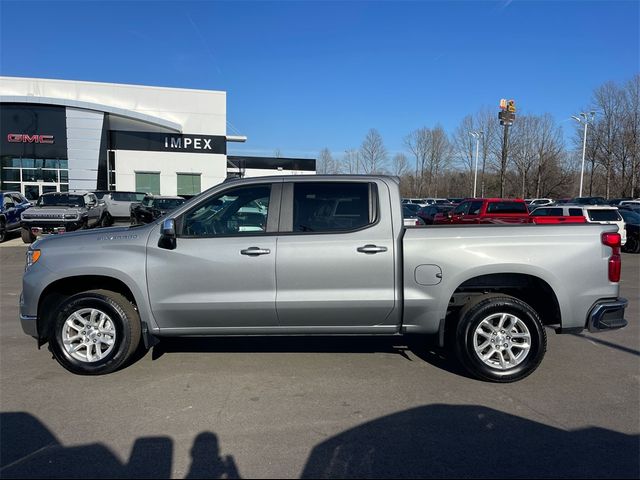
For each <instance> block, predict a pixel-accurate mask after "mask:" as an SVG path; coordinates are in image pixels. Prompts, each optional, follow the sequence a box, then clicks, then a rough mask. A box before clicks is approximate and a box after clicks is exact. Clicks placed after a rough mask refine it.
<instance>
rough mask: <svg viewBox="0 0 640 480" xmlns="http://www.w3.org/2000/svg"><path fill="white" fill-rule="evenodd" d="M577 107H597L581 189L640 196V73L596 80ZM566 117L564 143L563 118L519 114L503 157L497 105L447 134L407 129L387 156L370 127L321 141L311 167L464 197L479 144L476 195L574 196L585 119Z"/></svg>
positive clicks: (422, 192) (418, 193)
mask: <svg viewBox="0 0 640 480" xmlns="http://www.w3.org/2000/svg"><path fill="white" fill-rule="evenodd" d="M583 111H585V112H590V111H594V112H595V116H594V117H593V119H592V120H591V121H590V122H589V125H588V127H587V141H586V148H585V166H584V180H583V183H584V185H583V192H582V193H583V195H584V196H603V197H605V198H616V197H633V198H636V197H638V196H640V192H639V190H640V75H635V76H634V77H633V78H631V79H630V80H628V81H627V82H624V83H622V84H617V83H615V82H607V83H605V84H603V85H601V86H599V87H597V88H596V89H595V90H594V91H593V94H592V98H591V100H590V102H589V103H588V104H586V105H585V106H584V109H583ZM570 121H571V122H572V123H573V124H574V125H573V126H572V130H573V131H572V136H571V138H570V139H569V142H566V141H565V136H564V129H563V127H562V125H561V124H560V123H558V121H557V120H556V119H555V118H553V116H552V115H550V114H548V113H545V114H543V115H530V114H519V115H518V116H517V118H516V120H515V122H514V124H513V126H511V127H510V132H509V139H508V155H507V157H506V159H504V158H503V156H502V148H503V142H504V135H503V127H502V126H501V125H500V123H499V121H498V118H497V111H496V110H495V109H489V108H482V109H480V110H479V111H477V112H476V113H474V114H469V115H466V116H465V117H464V118H463V119H462V120H461V121H460V123H459V125H458V126H457V128H456V129H455V130H454V131H453V132H450V133H448V132H446V131H445V130H444V128H443V127H442V125H439V124H436V125H435V126H433V127H427V126H425V127H421V128H418V129H416V130H414V131H412V132H409V133H408V134H407V135H406V136H405V137H404V138H403V142H402V144H403V151H402V152H399V153H396V154H395V155H393V156H390V155H389V152H388V150H387V148H386V147H385V145H384V141H383V139H382V136H381V135H380V133H379V132H378V131H377V130H376V129H375V128H372V129H370V130H369V132H368V133H367V135H366V136H365V138H364V139H363V141H362V143H361V144H360V147H359V148H351V149H347V150H345V151H344V152H343V153H342V154H341V155H338V156H336V155H334V154H333V153H332V152H331V151H330V150H329V149H328V148H323V149H322V150H321V151H320V153H319V155H318V159H317V168H316V170H317V172H318V173H319V174H337V173H348V174H390V175H396V176H398V177H400V178H401V189H402V194H403V195H404V196H409V197H427V196H429V197H468V196H471V195H472V194H473V184H474V176H475V162H476V150H477V152H478V155H477V157H478V159H477V160H478V173H477V195H478V196H483V197H493V196H500V197H521V198H531V197H551V198H566V197H574V196H577V195H578V191H579V184H580V170H581V163H582V148H583V134H584V123H578V122H574V120H570ZM562 123H564V121H563V122H562ZM472 132H473V135H472ZM476 142H477V143H476ZM567 143H568V145H567Z"/></svg>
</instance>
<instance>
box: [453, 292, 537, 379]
mask: <svg viewBox="0 0 640 480" xmlns="http://www.w3.org/2000/svg"><path fill="white" fill-rule="evenodd" d="M546 348H547V335H546V332H545V330H544V326H543V325H542V322H541V320H540V317H539V316H538V314H537V313H536V311H535V310H534V309H533V308H531V307H530V306H529V305H528V304H527V303H525V302H523V301H522V300H519V299H517V298H515V297H511V296H508V295H495V294H492V295H483V296H481V297H478V298H477V299H475V300H472V301H471V302H469V303H468V304H467V305H466V306H465V307H463V309H462V310H461V311H460V316H459V323H458V328H457V336H456V353H457V355H458V357H459V359H460V361H461V363H462V364H463V366H464V367H465V368H466V369H467V371H468V372H469V373H471V374H472V375H473V376H475V377H477V378H479V379H482V380H488V381H492V382H499V383H508V382H515V381H517V380H521V379H523V378H525V377H527V376H528V375H530V374H531V373H533V371H535V370H536V368H538V366H539V365H540V362H542V359H543V357H544V354H545V352H546Z"/></svg>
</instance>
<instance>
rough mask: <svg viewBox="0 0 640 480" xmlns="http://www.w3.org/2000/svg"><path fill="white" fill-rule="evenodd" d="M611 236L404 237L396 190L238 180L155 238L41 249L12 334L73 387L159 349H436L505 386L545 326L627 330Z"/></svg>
mask: <svg viewBox="0 0 640 480" xmlns="http://www.w3.org/2000/svg"><path fill="white" fill-rule="evenodd" d="M616 230H617V229H616V226H615V225H611V226H608V225H597V224H584V225H571V226H564V225H533V224H525V225H473V226H465V225H451V226H434V227H416V228H405V227H404V225H403V216H402V206H401V199H400V190H399V184H398V181H397V179H395V178H392V177H383V176H304V177H302V176H293V177H270V178H254V179H243V180H237V181H232V182H226V183H224V184H221V185H218V186H216V187H213V188H212V189H210V190H208V191H207V192H205V193H203V194H201V195H199V196H197V197H195V198H193V199H191V200H189V201H188V202H186V203H184V204H183V205H181V206H180V207H178V208H177V209H176V210H174V211H173V212H171V214H170V215H169V216H167V217H166V218H162V219H159V220H156V221H154V222H152V223H150V224H148V225H143V226H136V227H114V228H108V229H101V230H100V231H83V232H77V233H71V234H65V235H63V236H51V237H49V238H45V239H42V240H39V241H38V242H36V243H34V244H33V245H31V247H30V248H29V250H28V252H27V267H26V271H25V274H24V278H23V291H22V295H21V299H20V319H21V322H22V327H23V329H24V331H25V332H26V333H27V334H29V335H31V336H33V337H35V338H37V339H38V345H42V344H44V343H46V342H48V343H49V346H50V349H51V351H52V352H53V354H54V356H55V358H56V359H57V360H58V362H59V363H60V364H61V365H62V366H63V367H65V368H66V369H68V370H70V371H71V372H74V373H79V374H103V373H108V372H111V371H114V370H115V369H117V368H119V367H121V366H123V365H124V364H125V362H126V361H127V359H128V358H129V357H130V356H131V354H132V353H133V352H134V350H135V349H136V348H137V347H138V346H139V345H140V342H143V344H144V346H146V347H149V346H151V345H154V344H155V343H156V342H157V341H158V340H159V339H160V338H162V337H166V336H192V335H197V336H207V335H215V336H220V335H274V334H275V335H292V334H331V335H335V334H344V335H353V334H360V335H401V334H434V335H438V338H439V341H440V343H441V344H442V345H443V346H450V347H451V348H452V349H454V350H455V352H456V354H457V355H458V356H459V358H460V360H461V362H462V364H463V365H464V366H465V367H466V368H467V369H468V371H469V372H470V373H471V374H473V375H474V376H476V377H478V378H481V379H484V380H489V381H495V382H510V381H515V380H518V379H521V378H523V377H525V376H527V375H528V374H530V373H531V372H533V371H534V370H535V369H536V368H537V367H538V365H539V364H540V362H541V361H542V358H543V356H544V354H545V350H546V328H545V327H547V326H552V327H554V328H555V329H556V331H557V332H559V333H566V332H578V331H581V330H583V329H585V328H588V329H589V330H590V331H599V330H608V329H613V328H620V327H623V326H625V325H626V320H624V310H625V307H626V304H627V301H626V300H625V299H622V298H618V291H619V288H618V281H619V279H620V267H621V265H620V235H619V234H618V233H617V232H616ZM292 341H294V340H292Z"/></svg>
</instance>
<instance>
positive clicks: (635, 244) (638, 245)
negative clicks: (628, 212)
mask: <svg viewBox="0 0 640 480" xmlns="http://www.w3.org/2000/svg"><path fill="white" fill-rule="evenodd" d="M622 249H623V250H624V251H625V252H630V253H640V241H638V239H637V238H634V237H627V243H625V244H624V247H622Z"/></svg>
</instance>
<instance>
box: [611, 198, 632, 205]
mask: <svg viewBox="0 0 640 480" xmlns="http://www.w3.org/2000/svg"><path fill="white" fill-rule="evenodd" d="M625 200H633V198H631V197H622V198H610V199H609V200H607V203H608V204H609V205H613V206H615V207H617V206H619V205H620V202H624V201H625Z"/></svg>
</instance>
